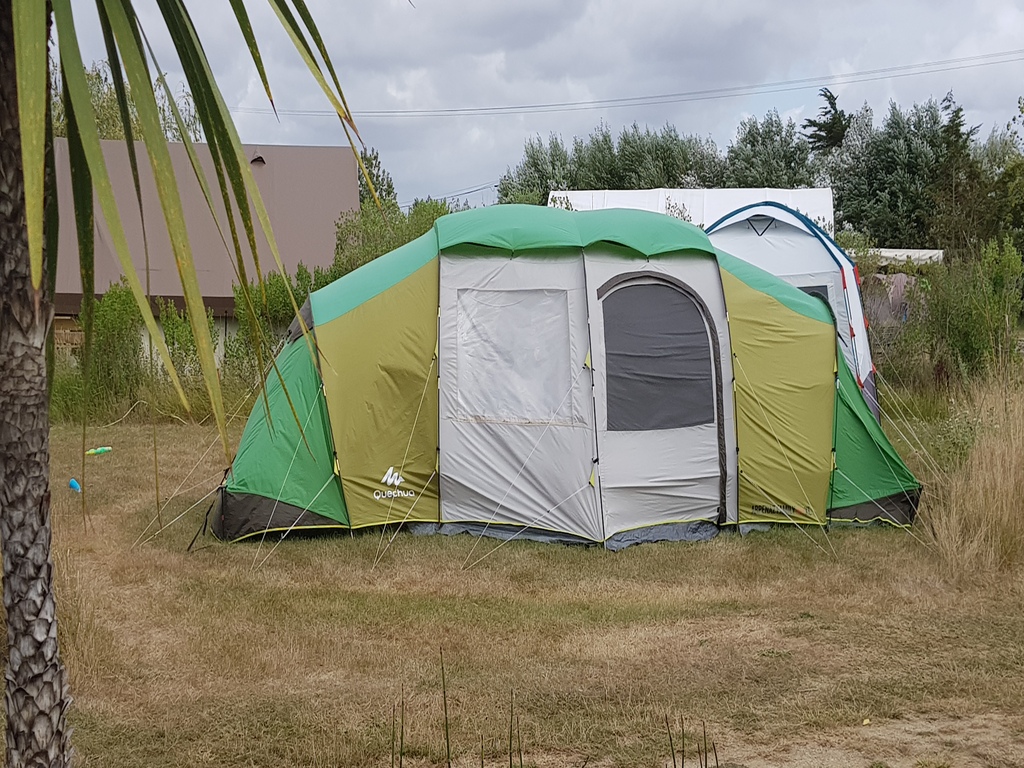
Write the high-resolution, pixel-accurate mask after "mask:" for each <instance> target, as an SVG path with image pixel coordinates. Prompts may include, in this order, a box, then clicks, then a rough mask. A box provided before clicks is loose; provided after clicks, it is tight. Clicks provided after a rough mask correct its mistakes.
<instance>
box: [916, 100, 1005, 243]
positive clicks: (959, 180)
mask: <svg viewBox="0 0 1024 768" xmlns="http://www.w3.org/2000/svg"><path fill="white" fill-rule="evenodd" d="M942 114H943V116H944V118H945V120H944V122H943V125H942V128H941V130H940V144H939V146H940V150H941V154H940V157H939V162H938V166H937V167H936V172H935V179H934V180H933V182H932V185H931V188H930V190H929V191H930V193H931V196H932V200H933V202H934V209H933V212H932V217H931V221H930V222H929V230H930V232H929V234H930V236H931V239H932V240H933V241H934V242H935V244H936V245H937V246H938V247H940V248H942V249H943V250H945V251H946V254H947V255H948V256H951V257H953V258H972V257H978V256H979V255H980V253H981V248H982V244H983V243H986V242H988V241H990V240H992V239H993V238H994V237H996V235H997V233H998V227H999V224H1000V215H999V214H1000V212H999V204H998V201H997V200H996V198H995V191H996V190H995V187H996V181H997V179H996V176H995V175H994V174H992V173H991V172H989V173H986V168H985V167H984V166H983V164H982V158H981V156H980V155H979V153H978V152H977V151H976V145H977V135H978V129H979V127H980V126H973V127H970V128H968V127H967V125H966V121H965V119H964V109H963V107H962V106H960V105H959V104H957V103H956V101H955V100H954V98H953V94H952V93H949V94H947V95H946V97H945V98H944V99H943V100H942ZM993 149H994V148H993Z"/></svg>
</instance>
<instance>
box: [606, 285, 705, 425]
mask: <svg viewBox="0 0 1024 768" xmlns="http://www.w3.org/2000/svg"><path fill="white" fill-rule="evenodd" d="M602 303H603V308H604V328H605V349H606V354H607V377H608V379H607V380H608V395H607V397H608V429H609V430H610V431H614V432H631V431H635V432H641V431H649V430H655V429H677V428H679V427H693V426H698V425H700V424H712V423H714V421H715V388H714V375H713V373H712V361H711V343H710V340H709V337H708V329H707V325H706V323H705V320H704V316H703V314H702V313H701V310H700V308H699V307H698V306H697V304H696V302H694V300H693V299H692V298H690V297H689V296H688V295H686V294H685V293H683V292H682V291H680V290H678V289H677V288H675V287H674V286H672V285H670V284H667V283H641V284H634V285H625V286H622V287H621V288H618V289H616V290H614V291H612V292H611V293H610V294H608V295H607V296H606V297H605V299H604V301H603V302H602Z"/></svg>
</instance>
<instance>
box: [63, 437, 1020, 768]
mask: <svg viewBox="0 0 1024 768" xmlns="http://www.w3.org/2000/svg"><path fill="white" fill-rule="evenodd" d="M151 439H152V434H151V430H150V428H149V427H144V426H139V427H136V426H127V427H119V428H113V429H111V430H109V431H108V432H106V433H102V434H95V435H94V436H93V438H92V440H91V442H94V443H95V444H97V445H100V444H103V445H112V446H113V447H114V451H113V453H111V454H107V455H106V456H101V457H96V458H94V459H90V463H89V465H88V468H87V473H86V478H85V481H86V482H87V483H88V485H87V493H88V500H89V503H90V514H89V518H88V519H89V524H88V528H87V529H83V521H82V517H81V511H80V508H79V506H78V501H79V498H78V497H77V496H75V495H73V494H71V493H70V492H67V493H63V492H61V490H62V486H63V485H64V484H65V483H66V482H67V478H68V477H70V476H71V475H72V474H76V475H77V472H78V469H77V467H78V465H79V463H80V459H79V457H78V452H79V447H80V436H79V435H78V433H77V432H76V430H75V429H74V428H71V427H69V428H55V429H54V433H53V447H54V462H53V480H54V487H55V488H56V489H57V492H56V493H55V498H56V503H55V507H54V514H55V551H56V552H58V553H60V554H59V562H58V576H59V584H58V587H59V589H60V592H59V595H60V598H61V602H60V611H61V632H62V640H63V642H64V655H65V657H66V659H67V661H68V665H69V668H70V671H71V675H72V684H73V687H74V692H75V695H76V707H75V710H74V714H73V716H72V717H73V722H74V725H75V728H76V731H75V738H76V745H77V748H78V750H79V752H80V753H81V755H82V758H81V764H82V765H89V766H91V765H96V766H99V765H104V766H107V765H119V766H140V767H141V766H275V767H276V766H281V765H304V766H307V765H308V766H365V765H379V766H385V765H390V755H391V752H390V750H391V747H390V743H391V741H390V737H391V720H392V708H393V707H394V706H395V705H396V704H397V703H398V702H400V701H401V699H402V697H403V691H404V698H405V703H406V736H405V745H406V755H407V757H406V759H405V765H409V766H413V765H443V764H444V736H443V716H442V701H441V680H440V666H439V658H438V654H439V649H440V648H441V647H443V648H444V655H445V663H446V672H447V688H448V706H449V712H450V730H451V735H452V740H453V746H454V751H455V754H456V755H457V756H458V762H457V764H458V765H479V749H480V739H481V737H482V738H483V740H484V751H485V757H486V760H487V762H488V764H489V765H501V764H504V763H505V761H507V759H508V754H507V733H508V715H509V693H510V690H514V691H515V695H516V702H517V703H516V710H517V713H518V716H519V728H520V731H521V734H522V740H523V746H524V752H525V755H526V760H527V762H529V761H533V764H535V765H550V766H555V765H559V766H560V765H580V764H581V763H582V762H583V760H584V759H585V758H588V757H589V758H590V763H589V765H591V766H595V765H598V766H635V765H663V764H664V762H665V760H666V759H667V756H668V743H667V737H666V735H665V726H664V717H665V715H666V714H667V715H669V717H670V718H672V720H673V722H678V718H679V717H680V716H681V717H683V718H685V720H686V722H687V724H688V725H687V727H688V729H689V728H690V727H691V726H696V725H697V723H698V722H699V721H700V720H701V719H704V720H706V721H707V722H708V728H709V734H710V735H711V736H713V737H714V738H715V739H716V741H717V743H718V745H719V754H720V757H721V758H722V762H723V763H724V762H728V761H730V760H733V761H735V760H738V759H740V757H741V756H742V759H743V764H745V765H749V766H754V765H759V764H762V763H757V762H755V758H754V755H755V753H761V754H765V755H773V754H775V755H777V754H781V753H779V752H778V750H780V749H782V748H783V747H785V745H787V744H793V743H794V742H795V735H796V734H799V739H800V740H802V741H803V740H806V744H807V745H808V748H810V747H814V748H815V749H819V748H820V747H821V745H822V744H830V745H832V747H833V748H834V749H836V750H839V751H841V749H846V748H849V749H853V750H857V751H858V752H857V753H858V754H861V755H862V756H866V757H870V758H871V759H875V757H872V756H871V754H872V753H871V750H870V744H869V743H867V742H864V741H863V739H862V731H861V730H860V729H861V728H862V726H861V723H862V721H863V720H864V719H865V718H870V719H871V720H872V723H875V724H884V723H896V724H899V723H903V722H908V721H910V720H911V719H913V718H931V719H932V720H933V721H935V722H938V723H940V724H941V723H945V722H948V721H951V720H952V719H954V718H965V719H966V718H978V717H990V718H995V719H996V720H997V721H998V722H1000V723H1003V724H1004V725H1005V730H1006V732H1007V733H1010V734H1012V736H1011V738H1013V739H1016V740H1017V742H1016V743H1018V744H1021V745H1022V752H1024V740H1022V739H1021V731H1020V727H1021V725H1020V721H1019V720H1016V719H1015V718H1016V716H1017V715H1018V713H1020V712H1022V711H1024V690H1022V687H1021V685H1020V669H1021V668H1022V665H1024V652H1022V650H1021V644H1020V641H1019V638H1020V637H1021V636H1022V635H1024V584H1022V582H1021V579H1020V577H1019V576H1013V577H1008V578H1004V579H1003V580H1001V581H1000V582H996V583H992V582H989V583H986V584H972V583H962V584H956V585H952V584H951V583H950V582H949V581H946V580H943V579H942V578H941V577H940V574H939V573H938V572H937V570H936V560H935V558H934V556H933V554H932V552H931V551H930V549H929V548H928V547H927V546H925V545H923V544H921V543H920V541H919V540H916V539H915V538H913V537H912V536H910V535H908V534H907V533H905V532H903V531H898V530H888V529H868V530H843V531H833V532H832V533H831V534H829V535H830V537H831V544H832V546H833V547H834V548H835V550H836V553H837V557H833V556H832V555H831V548H830V547H828V546H824V547H823V546H821V545H823V544H824V540H823V539H822V533H821V532H813V533H812V534H811V536H812V537H813V539H814V540H813V541H812V540H811V539H809V538H808V537H807V536H805V535H804V534H803V533H801V532H800V531H793V530H779V531H774V532H771V533H768V534H762V535H755V536H751V537H747V538H740V537H739V536H736V535H727V536H721V537H719V538H718V539H716V540H715V541H712V542H709V543H705V544H697V545H686V544H664V545H645V546H640V547H636V548H632V549H629V550H626V551H624V552H621V553H617V554H612V553H609V552H605V551H603V550H600V549H581V548H570V547H562V546H556V545H544V544H534V543H529V542H514V543H512V544H509V545H507V546H503V547H501V549H498V550H496V551H494V552H493V554H490V555H489V556H488V557H486V558H485V559H484V560H483V561H482V562H481V563H480V564H479V565H478V566H476V567H474V568H471V569H469V570H463V568H462V564H463V562H465V561H466V559H467V555H468V554H469V553H470V550H471V549H472V548H473V546H474V544H475V540H474V539H471V538H469V537H452V538H449V537H440V536H437V537H422V538H420V537H413V536H410V535H406V534H400V535H399V536H398V538H397V539H396V540H395V542H394V544H393V546H392V547H391V548H390V549H389V550H388V552H387V555H386V556H385V557H384V558H383V560H382V561H381V562H380V564H379V565H377V567H376V568H374V567H373V563H374V559H375V557H376V555H377V551H378V547H379V534H373V533H371V534H367V535H360V536H353V537H349V536H344V535H342V536H332V537H318V538H306V539H298V538H296V539H294V540H286V541H285V542H283V543H282V544H281V545H280V546H279V547H278V548H277V550H276V551H275V552H274V554H273V555H272V556H271V557H270V559H269V560H268V561H267V562H266V564H265V565H264V566H263V567H261V568H258V569H254V568H253V563H254V561H255V562H258V560H257V559H256V558H257V549H258V547H259V545H258V544H257V543H249V544H242V545H230V546H229V545H222V544H219V543H216V542H214V541H212V540H211V539H210V538H208V537H207V538H201V539H200V541H199V546H200V547H202V548H201V549H198V550H197V551H194V552H193V553H191V554H188V553H186V551H185V550H186V547H187V546H188V544H189V542H190V541H191V539H192V537H193V535H194V534H195V532H196V531H197V529H198V527H199V525H200V523H201V516H202V513H203V512H205V510H206V504H205V503H204V504H201V505H199V506H197V507H195V508H194V509H193V510H191V511H190V512H188V513H187V514H186V515H185V516H184V517H183V518H182V520H180V521H179V522H178V523H176V524H174V525H173V526H171V527H169V528H168V529H167V530H165V531H164V532H163V533H161V534H160V535H158V536H156V538H153V539H152V540H151V541H149V542H148V543H146V544H144V545H136V546H133V544H134V542H135V541H136V540H137V539H139V536H140V534H141V533H142V532H143V530H144V529H145V528H146V527H147V524H149V523H150V522H151V520H152V518H153V517H154V503H155V502H154V499H153V487H152V486H153V478H152V469H151V465H150V458H151V451H152V446H151V442H150V441H151ZM158 440H159V446H160V452H161V476H160V486H161V491H162V492H163V493H164V494H165V495H166V494H169V493H170V492H171V491H173V490H174V489H175V488H176V487H177V486H178V485H179V483H181V482H182V479H183V478H184V477H185V475H186V474H187V473H188V472H189V471H190V470H192V469H193V466H194V465H195V464H196V463H197V462H199V460H200V458H201V457H203V452H204V451H205V449H206V447H207V446H208V445H210V444H211V442H213V441H214V440H215V437H214V435H213V433H212V432H211V431H210V430H207V429H202V428H199V427H195V426H181V425H176V426H161V427H159V434H158ZM223 463H224V458H223V456H222V455H221V452H220V449H219V446H216V445H215V446H214V447H213V449H212V450H211V451H210V453H209V454H207V455H206V457H205V458H204V459H203V460H202V461H201V462H199V464H200V466H199V467H198V468H197V469H196V471H195V474H194V479H195V480H200V479H205V482H206V484H205V485H199V486H198V487H196V488H194V489H192V490H190V491H188V492H187V493H183V494H182V495H181V496H180V497H178V498H175V499H173V500H172V501H171V502H170V503H169V504H168V506H167V508H166V510H165V511H164V514H163V516H164V519H165V522H166V521H169V520H171V519H173V518H174V517H175V516H177V515H179V514H181V513H182V512H184V511H185V510H186V509H188V507H189V506H190V505H192V504H193V503H194V502H196V501H197V500H198V499H199V498H200V497H201V496H202V495H203V493H205V492H206V491H207V490H208V489H210V488H212V487H213V486H214V485H215V484H216V482H217V480H219V477H220V473H221V471H222V470H223ZM192 482H193V481H192V480H190V481H188V482H185V483H184V486H183V487H186V488H187V487H188V485H189V484H191V483H192ZM152 530H153V529H152V528H150V532H151V533H152ZM919 538H920V535H919ZM276 541H277V539H276V538H274V539H271V538H270V537H268V539H267V541H266V542H264V544H263V547H262V550H260V554H259V559H260V560H262V558H263V556H264V554H266V553H267V552H268V551H269V549H270V547H271V546H273V544H274V543H276ZM496 545H497V542H491V541H486V540H485V541H482V542H480V543H479V545H477V548H476V552H475V554H474V557H476V556H478V555H480V554H482V553H484V552H487V551H489V550H490V549H491V548H493V547H495V546H496ZM826 551H827V552H828V554H826ZM1014 728H1016V730H1014ZM936 734H938V731H936ZM1004 737H1005V736H1004ZM915 738H916V739H917V742H916V744H917V747H919V751H918V753H917V758H920V759H932V758H933V757H934V756H935V755H939V754H940V752H939V751H936V750H941V749H943V747H942V744H941V741H942V736H941V735H935V736H926V735H920V734H919V735H918V736H916V737H915ZM815 745H816V746H815ZM844 745H845V746H844ZM907 745H909V746H907ZM914 745H915V742H914V741H913V740H909V741H905V742H904V746H905V747H907V749H909V752H908V754H911V753H913V750H914ZM694 749H695V746H694V744H693V743H690V744H689V745H688V752H687V758H688V760H689V759H691V758H694V757H695V754H696V753H695V751H693V750H694ZM949 749H951V750H952V752H951V754H953V755H954V756H956V755H958V754H960V753H959V752H957V750H958V749H960V748H959V747H950V748H949ZM812 751H813V750H812ZM961 751H962V750H961ZM879 754H881V753H879ZM790 757H792V755H790ZM787 759H788V758H787ZM879 759H881V758H879ZM906 759H907V760H909V759H910V758H909V757H907V758H906ZM915 759H916V758H915ZM794 760H795V758H794ZM790 762H792V764H798V763H797V762H793V761H790ZM886 762H887V764H889V765H890V766H893V768H895V767H896V766H897V765H903V764H906V765H908V766H910V765H912V763H911V762H904V763H900V762H899V761H893V760H892V759H891V756H890V757H889V758H886ZM777 763H778V761H776V764H777ZM869 763H870V759H865V761H864V764H865V765H867V764H869ZM957 764H960V763H957Z"/></svg>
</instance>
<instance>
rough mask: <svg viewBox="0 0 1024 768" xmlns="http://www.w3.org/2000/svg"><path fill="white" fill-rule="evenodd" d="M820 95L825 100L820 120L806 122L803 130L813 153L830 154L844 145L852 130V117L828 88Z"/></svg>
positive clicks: (819, 112) (820, 111)
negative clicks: (848, 133) (841, 107)
mask: <svg viewBox="0 0 1024 768" xmlns="http://www.w3.org/2000/svg"><path fill="white" fill-rule="evenodd" d="M818 95H819V96H821V98H823V99H824V100H825V106H823V107H822V108H821V109H820V110H818V119H817V120H814V119H810V118H809V119H807V120H804V124H803V129H804V130H805V131H807V133H806V134H804V135H805V136H806V137H807V142H808V143H809V144H810V145H811V151H813V152H830V151H831V150H833V149H835V148H836V147H838V146H840V145H841V144H842V143H843V139H845V138H846V131H847V130H849V128H850V116H849V115H848V114H846V113H845V112H844V111H843V110H841V109H840V108H839V106H838V104H837V102H838V97H837V96H836V95H835V94H834V93H832V91H831V90H829V89H828V88H822V89H821V90H820V91H818Z"/></svg>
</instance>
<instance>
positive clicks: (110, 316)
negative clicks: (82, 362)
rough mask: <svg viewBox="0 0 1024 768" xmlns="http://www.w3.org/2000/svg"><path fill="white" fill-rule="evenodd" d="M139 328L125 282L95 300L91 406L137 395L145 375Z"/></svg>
mask: <svg viewBox="0 0 1024 768" xmlns="http://www.w3.org/2000/svg"><path fill="white" fill-rule="evenodd" d="M142 329H143V323H142V314H141V313H140V312H139V308H138V306H137V305H136V303H135V297H134V296H133V295H132V291H131V289H130V288H129V287H128V284H127V282H126V281H124V280H122V281H121V282H119V283H115V284H113V285H111V286H110V288H109V289H107V292H106V293H105V294H104V295H103V298H102V299H100V300H99V301H98V302H97V303H96V315H95V320H94V323H93V340H92V349H91V351H90V356H89V360H90V363H89V373H88V379H89V387H88V392H87V397H88V399H89V403H90V406H91V407H95V408H103V407H104V406H106V405H109V404H111V403H120V402H123V401H134V400H136V399H137V398H138V395H139V391H140V389H141V387H142V384H143V382H144V380H145V377H146V369H145V365H144V363H143V356H142V344H143V341H142Z"/></svg>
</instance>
